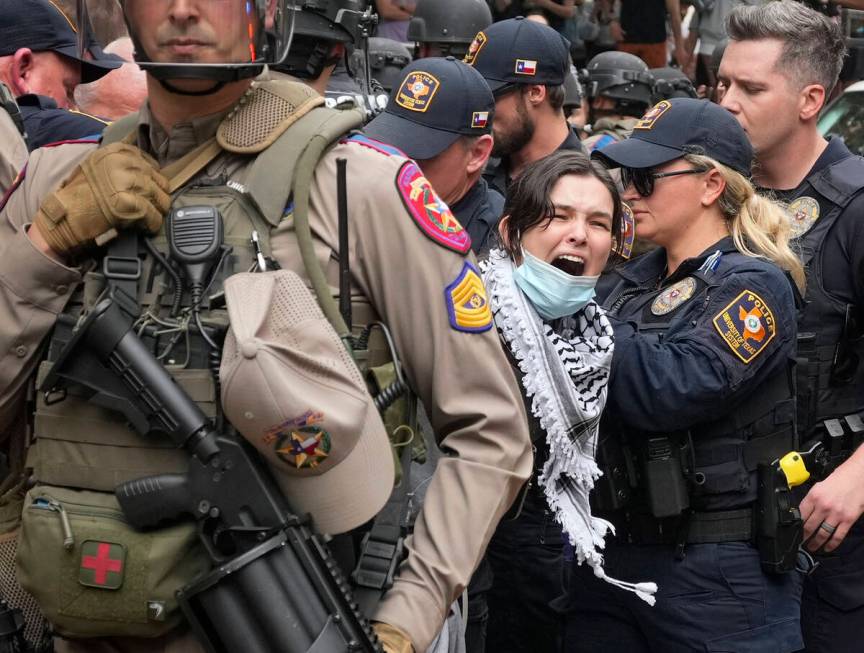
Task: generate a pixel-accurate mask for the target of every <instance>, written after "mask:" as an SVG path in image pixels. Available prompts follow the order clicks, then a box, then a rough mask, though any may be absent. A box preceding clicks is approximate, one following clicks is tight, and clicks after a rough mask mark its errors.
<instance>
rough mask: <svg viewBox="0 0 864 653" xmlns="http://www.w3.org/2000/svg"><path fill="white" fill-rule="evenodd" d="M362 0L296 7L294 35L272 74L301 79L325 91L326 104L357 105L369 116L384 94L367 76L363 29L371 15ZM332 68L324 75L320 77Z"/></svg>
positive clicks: (378, 107) (333, 0)
mask: <svg viewBox="0 0 864 653" xmlns="http://www.w3.org/2000/svg"><path fill="white" fill-rule="evenodd" d="M366 5H367V3H366V1H365V0H349V1H347V2H344V1H342V0H328V1H327V2H323V3H317V4H314V5H306V6H304V9H303V11H299V12H297V15H296V20H295V23H294V37H293V38H294V40H293V43H292V45H291V51H290V52H289V54H288V57H287V58H286V60H285V61H284V62H282V63H279V64H276V65H274V66H272V70H274V71H276V72H277V73H282V74H286V75H289V76H290V77H292V78H295V79H301V80H303V81H304V82H306V83H307V84H308V85H310V86H311V87H312V88H314V89H315V90H316V91H318V92H319V93H321V94H322V95H324V97H325V101H326V104H327V106H328V107H337V106H338V107H343V108H344V107H347V106H356V107H361V108H363V109H365V110H366V112H367V115H368V116H370V117H371V116H374V115H376V114H378V113H380V111H381V110H382V109H383V105H384V104H385V103H386V98H385V97H384V96H385V94H384V93H381V92H380V89H377V88H375V87H374V86H372V85H371V84H370V82H371V80H367V79H366V75H367V74H368V71H367V70H366V61H365V49H366V48H367V47H368V40H369V39H368V38H367V37H366V34H368V32H369V31H370V30H371V25H372V20H373V16H372V14H371V13H370V12H367V11H366ZM330 67H334V69H333V73H332V74H331V75H330V77H329V79H326V77H325V76H322V73H323V71H324V70H325V69H326V68H330Z"/></svg>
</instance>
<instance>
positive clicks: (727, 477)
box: [600, 252, 796, 511]
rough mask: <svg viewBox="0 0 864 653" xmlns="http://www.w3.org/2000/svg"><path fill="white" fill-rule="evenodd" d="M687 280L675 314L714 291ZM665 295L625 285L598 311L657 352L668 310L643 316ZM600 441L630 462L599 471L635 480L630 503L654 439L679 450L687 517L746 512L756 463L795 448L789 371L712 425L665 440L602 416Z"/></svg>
mask: <svg viewBox="0 0 864 653" xmlns="http://www.w3.org/2000/svg"><path fill="white" fill-rule="evenodd" d="M723 257H724V259H726V258H727V257H728V258H730V259H731V258H733V257H734V260H736V262H737V261H743V265H741V266H740V267H736V272H737V271H739V270H740V269H741V267H744V265H746V262H747V261H748V258H747V257H745V256H744V255H743V254H739V253H737V252H734V253H725V254H724V255H723ZM688 276H690V277H692V278H693V279H695V281H696V284H697V287H696V289H695V290H694V293H693V295H692V297H691V298H690V299H689V300H688V301H687V303H686V304H682V306H685V305H692V303H693V302H697V303H699V302H705V301H707V296H708V295H709V294H710V292H711V291H712V289H713V288H715V287H716V285H717V283H716V277H714V276H713V275H710V274H708V275H706V274H705V273H703V272H702V271H701V270H696V271H693V272H691V273H690V274H689V275H688ZM667 287H668V286H667ZM665 289H666V288H665V287H664V288H661V289H658V290H657V291H655V292H644V289H638V293H637V288H636V287H635V286H633V285H631V284H630V283H629V282H625V283H622V284H619V285H618V287H617V288H616V289H615V290H613V292H612V293H611V294H610V295H609V296H608V298H607V300H606V301H605V302H604V306H606V307H609V310H610V311H615V310H616V309H620V308H621V307H622V306H624V305H626V306H627V315H628V318H627V319H628V321H630V322H635V323H637V324H638V330H639V333H640V335H641V337H643V338H645V339H647V340H648V341H649V342H656V343H658V344H659V343H661V342H663V339H664V335H665V333H666V331H667V330H668V328H669V325H670V324H671V322H672V319H673V318H674V317H675V314H676V311H675V310H672V311H671V312H669V313H668V314H666V315H662V316H656V315H654V314H652V313H651V309H650V307H651V304H652V303H653V302H654V300H655V299H656V298H657V296H658V295H659V294H661V293H662V292H663V291H664V290H665ZM790 367H791V366H790ZM645 426H646V427H648V426H650V425H649V424H646V425H645ZM600 436H601V441H605V440H607V439H610V438H611V439H612V440H613V441H614V442H616V443H617V444H618V445H620V446H622V447H623V449H625V450H626V452H627V453H626V455H627V456H629V457H631V460H630V461H629V462H626V461H624V462H622V464H623V466H621V465H616V464H615V463H613V462H612V461H609V460H605V459H604V460H603V461H602V463H601V469H603V471H604V474H606V475H607V476H609V477H610V478H611V477H614V476H618V477H621V476H622V474H625V473H626V470H625V468H626V467H627V466H629V469H630V470H631V476H635V477H636V478H637V479H638V482H637V484H636V488H633V489H634V490H635V491H634V492H632V496H633V498H634V499H636V500H639V499H640V498H642V499H644V496H645V489H646V487H645V483H646V478H645V474H644V473H643V472H644V469H645V462H646V460H648V459H651V457H652V456H653V455H655V454H662V453H663V452H657V451H651V450H650V447H648V446H647V445H646V443H648V441H649V440H650V439H652V438H657V437H658V436H662V437H667V438H668V441H669V443H670V445H671V446H672V447H678V448H680V463H681V465H682V469H683V474H684V477H685V480H686V482H687V488H688V491H689V498H690V507H691V508H692V509H695V510H700V511H708V510H728V509H734V508H740V507H744V506H747V505H749V504H750V503H752V502H753V501H754V499H755V498H756V491H757V483H756V475H755V470H756V468H757V465H758V463H760V462H770V461H772V460H774V459H776V458H778V457H779V456H782V455H784V454H786V453H788V452H789V451H791V450H793V449H794V448H795V445H796V438H795V400H794V393H793V380H792V371H791V369H790V370H789V373H788V374H786V375H784V374H777V375H775V376H774V377H773V378H772V379H771V380H770V381H768V382H767V383H764V384H762V385H761V386H760V387H759V389H758V391H757V392H753V393H751V394H750V396H749V397H747V398H746V399H744V400H743V402H742V403H741V404H739V405H737V406H736V407H735V409H734V410H731V411H729V413H727V414H726V415H724V416H723V418H721V419H719V420H716V421H713V422H704V423H701V424H696V425H694V426H692V427H690V428H689V429H686V430H681V431H676V432H673V433H657V432H652V431H650V430H649V429H647V428H646V429H645V430H636V429H632V428H630V427H625V426H623V425H621V424H618V423H616V420H615V416H614V415H610V414H607V415H606V416H605V417H604V421H603V422H602V426H601V433H600ZM601 449H602V447H601ZM604 458H605V456H604Z"/></svg>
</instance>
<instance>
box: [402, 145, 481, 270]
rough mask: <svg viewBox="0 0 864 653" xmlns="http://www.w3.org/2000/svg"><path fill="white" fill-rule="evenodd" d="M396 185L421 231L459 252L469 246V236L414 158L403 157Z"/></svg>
mask: <svg viewBox="0 0 864 653" xmlns="http://www.w3.org/2000/svg"><path fill="white" fill-rule="evenodd" d="M396 189H397V190H398V191H399V196H400V197H401V198H402V203H403V204H404V205H405V208H406V209H407V210H408V214H409V215H410V216H411V217H412V218H413V219H414V222H415V223H417V226H418V227H419V228H420V231H422V232H423V233H424V234H426V235H427V236H428V237H429V238H430V239H432V240H434V241H435V242H436V243H438V244H439V245H441V246H442V247H446V248H447V249H451V250H453V251H454V252H458V253H460V254H466V253H467V252H468V250H469V249H471V237H470V236H469V235H468V232H467V231H465V229H463V228H462V225H461V224H459V221H458V220H457V219H456V216H455V215H453V212H452V211H451V210H450V207H448V206H447V204H446V203H445V202H444V200H442V199H441V198H440V197H438V194H437V193H436V192H435V190H434V189H433V188H432V185H431V184H430V183H429V180H427V179H426V177H424V176H423V173H422V172H420V168H419V167H418V166H417V164H416V163H414V162H413V161H406V162H405V163H404V164H402V167H401V168H399V173H398V174H397V175H396Z"/></svg>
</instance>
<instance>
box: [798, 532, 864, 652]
mask: <svg viewBox="0 0 864 653" xmlns="http://www.w3.org/2000/svg"><path fill="white" fill-rule="evenodd" d="M817 560H818V561H819V566H818V567H817V568H816V569H815V570H814V571H813V573H812V574H811V575H810V576H809V577H808V578H807V579H806V580H805V581H804V596H803V598H802V601H801V627H802V629H803V631H804V645H805V648H804V650H805V651H806V652H807V653H848V652H849V651H861V650H864V643H862V642H861V637H862V630H864V519H859V520H858V522H857V523H856V524H855V525H854V526H853V527H852V529H851V530H850V531H849V534H848V535H847V536H846V539H845V540H843V544H841V545H840V546H839V547H838V548H837V550H836V551H833V552H832V553H830V554H827V555H820V556H818V557H817Z"/></svg>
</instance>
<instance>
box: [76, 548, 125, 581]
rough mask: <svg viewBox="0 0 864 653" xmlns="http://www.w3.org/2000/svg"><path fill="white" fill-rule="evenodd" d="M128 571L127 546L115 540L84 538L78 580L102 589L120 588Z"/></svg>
mask: <svg viewBox="0 0 864 653" xmlns="http://www.w3.org/2000/svg"><path fill="white" fill-rule="evenodd" d="M125 573H126V547H125V546H123V545H122V544H117V543H115V542H100V541H98V540H84V542H83V543H82V544H81V563H80V565H79V567H78V582H79V583H81V584H82V585H86V586H87V587H96V588H98V589H101V590H119V589H120V587H121V586H122V585H123V575H124V574H125Z"/></svg>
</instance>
